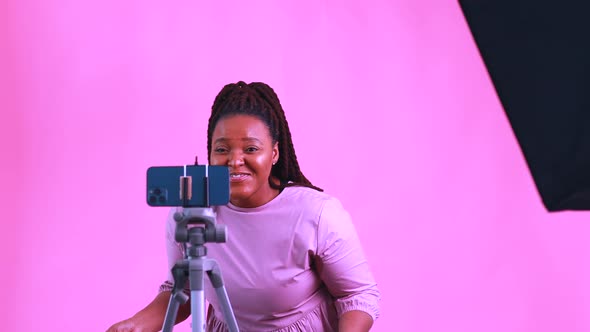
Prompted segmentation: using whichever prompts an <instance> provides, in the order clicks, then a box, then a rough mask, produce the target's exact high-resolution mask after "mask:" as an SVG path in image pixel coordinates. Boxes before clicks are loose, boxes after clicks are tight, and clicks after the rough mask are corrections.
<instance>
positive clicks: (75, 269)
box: [0, 0, 590, 332]
mask: <svg viewBox="0 0 590 332" xmlns="http://www.w3.org/2000/svg"><path fill="white" fill-rule="evenodd" d="M205 3H206V4H205ZM0 42H1V44H0V47H1V51H0V109H1V112H2V113H1V114H2V117H1V122H0V135H1V137H0V146H1V148H2V154H1V155H2V161H3V162H2V174H1V175H0V176H1V180H2V182H1V183H2V184H3V185H4V188H3V189H6V190H1V191H0V199H1V201H2V203H1V209H2V216H3V219H4V220H3V222H2V225H3V226H2V227H3V232H1V235H0V237H1V238H0V240H1V242H0V243H1V245H2V253H1V254H0V255H1V256H0V257H1V258H2V265H3V272H2V273H1V278H2V284H3V285H4V288H3V292H2V293H3V294H2V297H1V300H0V305H1V306H2V308H1V311H0V312H2V313H3V314H2V316H3V319H2V326H3V328H2V329H3V330H6V331H25V332H28V331H102V330H105V329H106V328H107V327H108V326H109V325H110V324H112V323H114V322H115V321H117V320H119V319H123V318H126V317H127V316H129V315H131V314H132V313H134V312H135V311H136V310H138V309H140V308H141V307H143V306H144V305H145V304H146V303H147V302H148V301H149V300H151V298H152V297H153V296H154V295H155V292H156V290H157V287H158V285H159V283H160V282H161V281H162V280H163V278H164V276H165V274H166V271H165V253H164V241H163V229H164V222H163V218H164V215H165V210H161V209H153V208H149V207H147V206H146V204H145V203H144V199H143V197H144V196H143V194H144V185H145V170H146V168H147V167H148V166H152V165H162V164H182V163H189V162H191V161H192V160H193V155H194V154H198V155H200V156H202V157H201V158H202V159H201V160H205V156H206V152H205V151H206V149H205V142H206V141H205V129H206V120H207V116H208V112H209V109H210V106H211V104H212V102H213V98H214V96H215V94H216V93H217V91H218V90H219V89H220V88H221V87H222V86H223V85H224V84H225V83H228V82H235V81H237V80H245V81H257V80H260V81H264V82H267V83H269V84H271V85H272V86H273V87H274V88H275V90H276V91H277V92H278V94H279V96H280V97H281V100H282V103H283V105H284V107H285V109H286V112H287V115H288V119H289V121H290V125H291V128H292V132H293V136H294V141H295V145H296V149H297V152H298V155H299V160H300V163H301V166H302V168H303V170H304V172H305V173H306V175H307V176H308V177H309V178H310V179H311V180H312V181H313V182H314V183H316V184H317V185H319V186H321V187H323V188H325V189H326V190H327V191H328V192H329V193H331V194H334V195H336V196H338V197H339V198H341V200H342V201H343V202H344V204H345V206H346V207H347V208H348V209H349V211H350V212H351V214H352V215H353V218H354V221H355V224H356V225H357V228H358V231H359V233H360V236H361V239H362V241H363V243H364V247H365V250H366V252H367V255H368V257H369V259H370V262H371V263H372V266H373V270H374V273H375V275H376V278H377V280H378V282H379V284H380V287H381V290H382V292H383V300H382V317H381V318H380V319H379V320H378V321H377V323H376V324H375V328H374V329H373V330H374V331H408V332H431V331H438V332H442V331H453V332H458V331H465V332H472V331H478V332H484V331H494V332H497V331H503V332H509V331H519V332H520V331H530V332H549V331H551V332H553V331H568V332H574V331H588V330H590V318H589V317H590V315H589V313H590V304H589V302H588V300H587V299H588V298H590V286H589V285H590V284H589V283H588V280H590V241H588V234H589V233H590V220H588V214H587V213H585V212H580V213H559V214H548V213H547V212H545V210H544V209H543V207H542V205H541V202H540V199H539V197H538V195H537V192H536V190H535V188H534V185H533V182H532V179H531V177H530V175H529V173H528V169H527V168H526V165H525V163H524V160H523V158H522V155H521V153H520V150H519V148H518V146H517V143H516V141H515V138H514V137H513V135H512V132H511V130H510V127H509V124H508V122H507V120H506V117H505V116H504V114H503V112H502V109H501V108H500V105H499V103H498V101H497V99H496V96H495V94H494V91H493V89H492V86H491V85H490V81H489V80H488V78H487V75H486V72H485V70H484V67H483V65H482V62H481V60H480V58H479V56H478V53H477V50H476V48H475V46H474V43H473V41H472V39H471V36H470V33H469V31H468V29H467V26H466V24H465V21H464V19H463V16H462V14H461V12H460V10H459V7H458V5H457V3H456V2H455V1H441V0H436V1H434V0H431V1H429V0H420V1H418V0H414V1H377V0H370V1H326V0H325V1H311V0H306V1H301V0H298V1H281V2H279V1H206V2H202V1H186V0H180V1H168V2H162V1H142V2H137V1H120V0H117V1H115V0H102V1H77V0H44V1H40V0H18V1H17V0H12V1H11V0H8V1H3V2H1V4H0ZM177 330H179V331H188V327H187V325H186V324H184V325H183V328H178V329H177Z"/></svg>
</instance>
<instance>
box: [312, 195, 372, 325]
mask: <svg viewBox="0 0 590 332" xmlns="http://www.w3.org/2000/svg"><path fill="white" fill-rule="evenodd" d="M317 236H318V238H317V252H316V264H317V269H318V272H319V275H320V278H321V279H322V280H323V282H324V283H325V284H326V286H327V288H328V290H329V292H330V293H331V294H332V296H334V298H335V306H336V311H337V313H338V317H340V316H341V315H342V314H344V313H345V312H348V311H351V310H361V311H364V312H366V313H368V314H369V315H370V316H371V317H373V320H375V319H377V318H378V317H379V300H380V296H381V295H380V292H379V290H378V288H377V283H376V282H375V279H374V278H373V275H372V273H371V271H370V269H369V264H368V262H367V260H366V258H365V255H364V253H363V250H362V247H361V244H360V241H359V238H358V235H357V233H356V230H355V228H354V225H353V224H352V220H351V218H350V215H349V214H348V212H346V210H344V208H343V207H342V204H341V203H340V202H339V201H338V200H336V199H334V198H332V199H329V200H327V201H326V202H325V204H324V206H323V209H322V212H321V215H320V218H319V224H318V235H317Z"/></svg>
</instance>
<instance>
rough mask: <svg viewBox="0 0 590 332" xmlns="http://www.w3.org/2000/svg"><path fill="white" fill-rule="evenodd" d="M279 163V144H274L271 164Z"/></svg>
mask: <svg viewBox="0 0 590 332" xmlns="http://www.w3.org/2000/svg"><path fill="white" fill-rule="evenodd" d="M277 162H279V142H276V143H275V145H274V146H273V148H272V164H273V165H274V164H276V163H277Z"/></svg>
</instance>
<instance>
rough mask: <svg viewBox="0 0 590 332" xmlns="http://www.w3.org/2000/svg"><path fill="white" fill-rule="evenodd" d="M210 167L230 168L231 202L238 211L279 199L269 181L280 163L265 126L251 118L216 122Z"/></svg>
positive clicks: (230, 117)
mask: <svg viewBox="0 0 590 332" xmlns="http://www.w3.org/2000/svg"><path fill="white" fill-rule="evenodd" d="M210 157H211V164H212V165H224V166H228V167H229V173H230V178H229V180H230V202H231V203H232V204H233V205H235V206H239V207H244V208H252V207H257V206H261V205H263V204H265V203H267V202H269V201H271V200H272V199H273V198H275V197H276V196H277V195H278V190H276V189H273V188H271V187H270V184H269V183H268V178H269V176H270V171H271V169H272V165H273V163H274V162H276V161H277V160H278V159H279V148H278V143H274V144H273V142H272V138H271V136H270V132H269V130H268V128H267V127H266V125H265V124H264V122H262V120H260V119H258V118H257V117H255V116H251V115H231V116H229V117H226V118H223V119H221V120H219V121H218V122H217V125H216V127H215V129H214V130H213V136H212V138H211V156H210Z"/></svg>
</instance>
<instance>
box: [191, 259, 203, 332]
mask: <svg viewBox="0 0 590 332" xmlns="http://www.w3.org/2000/svg"><path fill="white" fill-rule="evenodd" d="M199 263H201V264H202V260H201V261H200V262H199ZM196 265H198V268H197V269H195V268H193V267H192V266H191V273H190V283H191V315H192V318H193V332H203V331H205V280H204V273H203V268H202V265H199V264H196Z"/></svg>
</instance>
